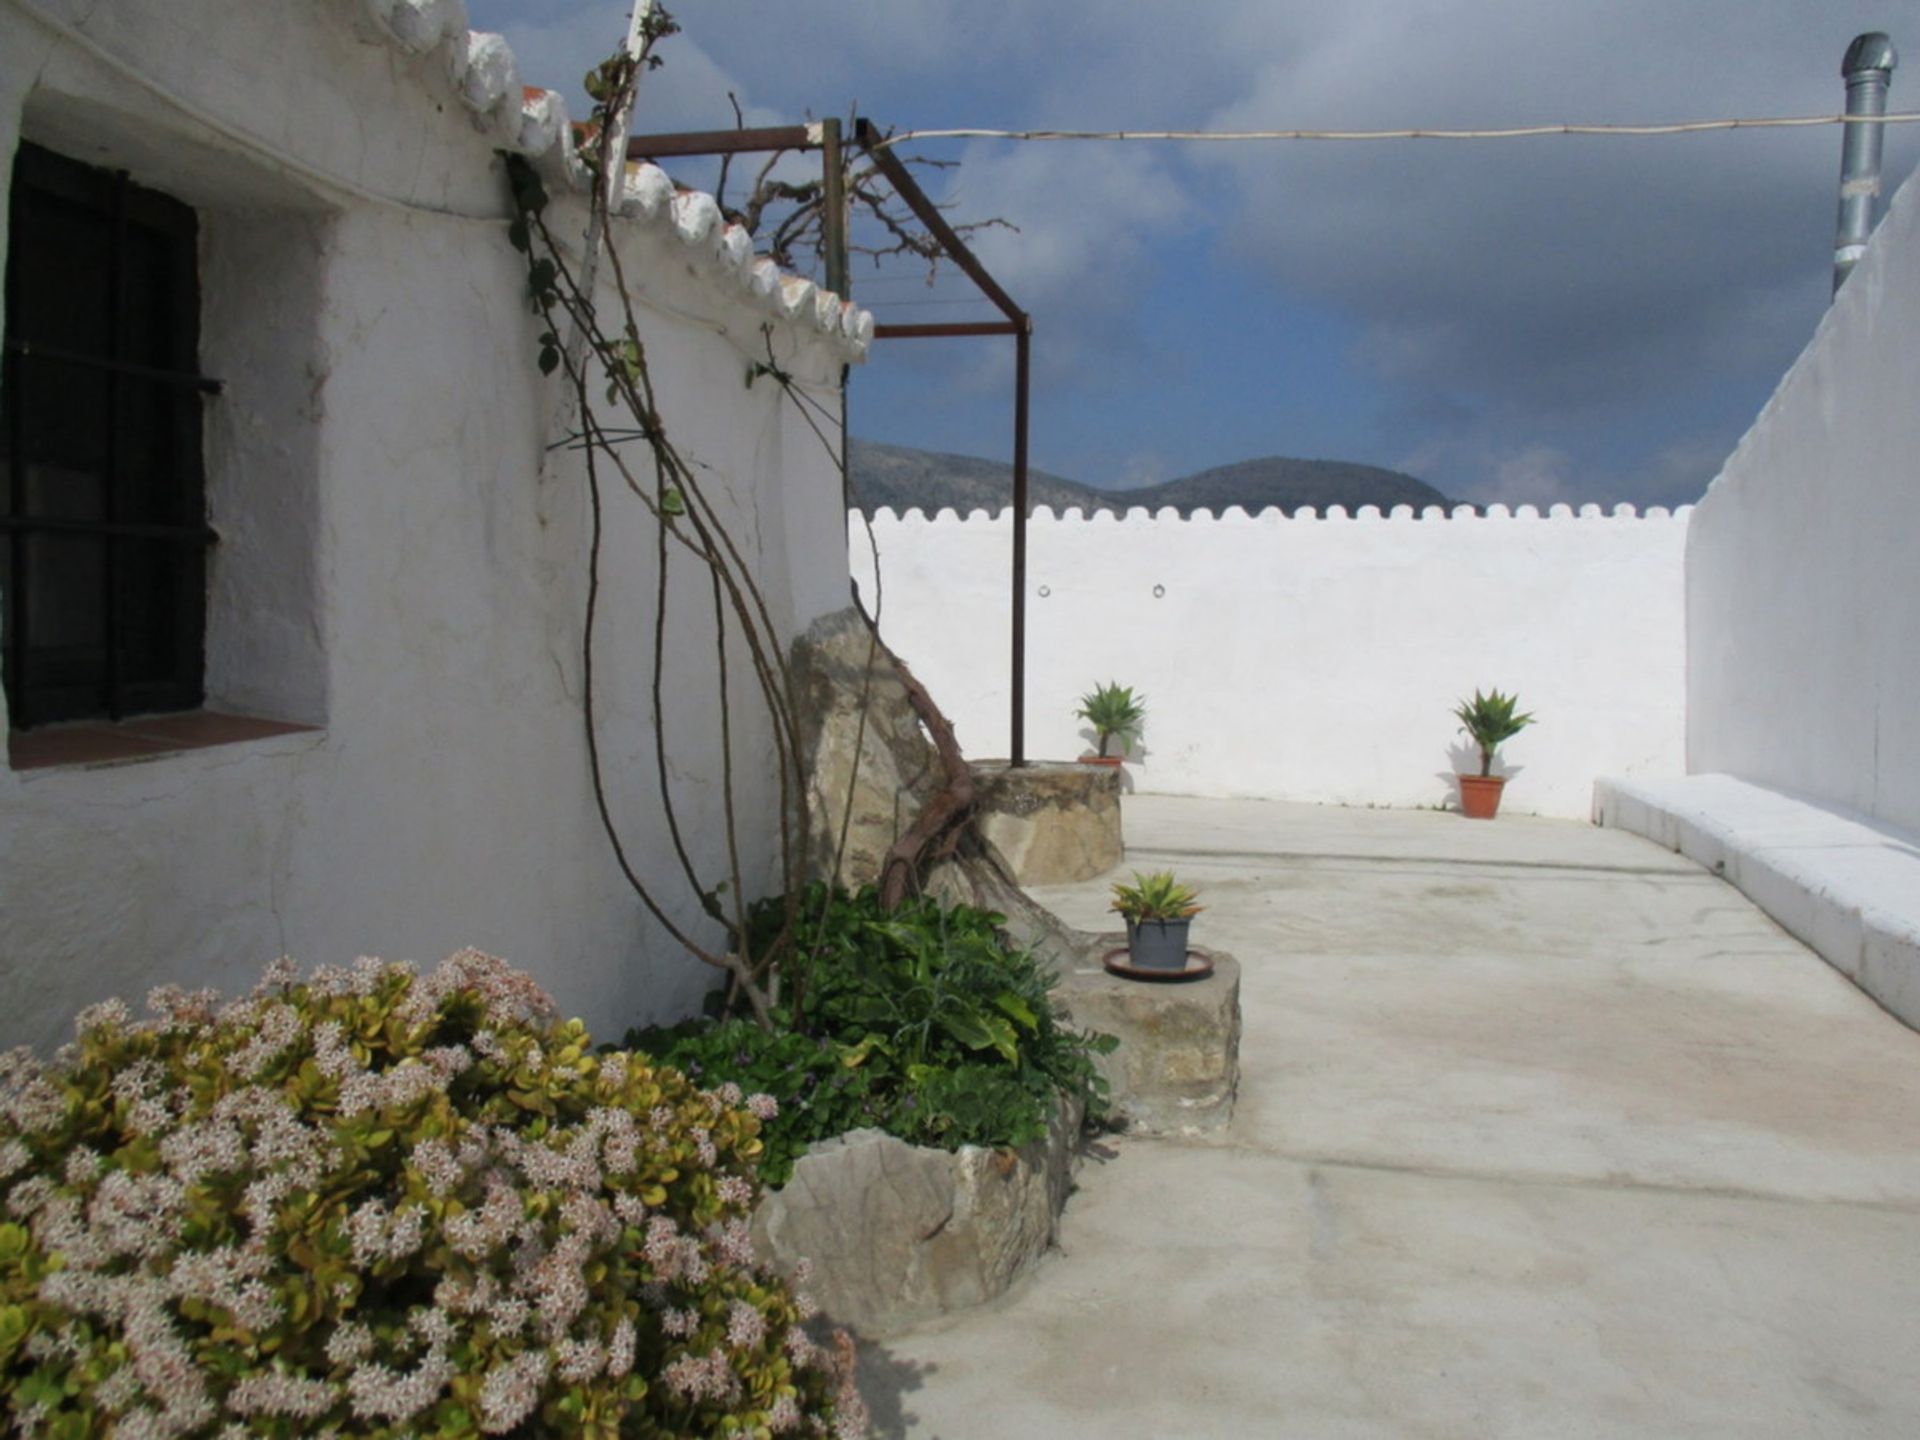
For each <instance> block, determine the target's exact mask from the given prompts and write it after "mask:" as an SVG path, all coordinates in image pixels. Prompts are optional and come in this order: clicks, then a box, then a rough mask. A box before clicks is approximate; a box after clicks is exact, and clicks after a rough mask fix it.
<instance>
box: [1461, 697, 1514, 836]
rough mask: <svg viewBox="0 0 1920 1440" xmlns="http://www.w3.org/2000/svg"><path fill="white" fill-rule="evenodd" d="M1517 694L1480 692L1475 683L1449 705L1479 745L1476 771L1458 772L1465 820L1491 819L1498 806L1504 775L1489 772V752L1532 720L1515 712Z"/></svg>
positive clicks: (1490, 753) (1474, 741) (1491, 768)
mask: <svg viewBox="0 0 1920 1440" xmlns="http://www.w3.org/2000/svg"><path fill="white" fill-rule="evenodd" d="M1519 703H1520V702H1519V697H1518V696H1517V695H1502V694H1501V693H1500V692H1499V691H1498V690H1489V691H1488V692H1487V693H1486V694H1484V695H1482V694H1481V693H1480V690H1479V688H1478V687H1477V686H1476V687H1475V688H1474V692H1473V699H1471V700H1462V701H1461V702H1460V703H1459V704H1458V705H1456V706H1455V707H1454V709H1453V713H1454V716H1455V718H1456V719H1458V720H1459V721H1460V728H1461V729H1463V730H1465V731H1466V732H1467V734H1468V735H1469V736H1470V737H1472V739H1473V743H1474V744H1475V745H1477V746H1479V747H1480V773H1479V774H1478V775H1461V776H1458V777H1456V778H1458V780H1459V781H1460V813H1461V814H1462V815H1464V816H1466V817H1467V818H1468V819H1469V820H1491V819H1493V817H1494V815H1495V813H1496V812H1498V810H1499V809H1500V792H1501V790H1502V789H1503V788H1504V787H1505V786H1506V783H1507V781H1506V777H1505V776H1504V775H1495V774H1494V773H1493V754H1494V751H1496V750H1498V749H1499V748H1500V746H1501V744H1502V743H1503V742H1505V741H1508V740H1511V739H1512V738H1513V737H1514V736H1516V735H1518V734H1519V733H1520V732H1521V731H1522V730H1524V729H1526V728H1527V726H1529V725H1531V724H1532V723H1533V716H1532V715H1531V714H1525V715H1521V714H1516V713H1515V708H1516V707H1517V706H1518V704H1519Z"/></svg>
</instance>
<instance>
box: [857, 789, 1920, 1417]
mask: <svg viewBox="0 0 1920 1440" xmlns="http://www.w3.org/2000/svg"><path fill="white" fill-rule="evenodd" d="M1125 812H1126V813H1125V819H1126V829H1127V841H1128V867H1129V868H1143V869H1144V868H1168V867H1173V868H1176V869H1177V870H1178V871H1179V872H1180V874H1181V875H1182V876H1183V878H1190V879H1192V880H1193V881H1196V882H1197V883H1198V884H1199V885H1200V886H1201V887H1202V888H1203V889H1204V891H1205V892H1206V893H1205V895H1204V896H1203V899H1204V900H1205V902H1206V903H1207V905H1208V909H1207V910H1206V912H1205V913H1204V914H1203V915H1202V916H1201V917H1200V919H1199V922H1198V923H1199V927H1200V928H1199V929H1198V930H1197V932H1196V937H1195V938H1196V943H1202V944H1211V945H1217V946H1219V947H1221V948H1224V949H1227V950H1229V951H1231V952H1233V953H1234V954H1236V955H1237V956H1238V957H1239V958H1240V960H1241V962H1242V964H1243V966H1244V967H1245V973H1244V980H1243V991H1242V1006H1243V1009H1244V1012H1245V1025H1246V1028H1245V1036H1244V1039H1243V1042H1242V1047H1241V1086H1240V1100H1239V1108H1238V1111H1237V1113H1236V1116H1235V1120H1234V1123H1233V1126H1232V1128H1231V1130H1230V1131H1229V1132H1228V1134H1227V1135H1226V1136H1225V1137H1223V1138H1221V1139H1217V1140H1212V1141H1195V1142H1191V1143H1180V1142H1171V1141H1153V1140H1140V1139H1125V1138H1121V1139H1113V1140H1108V1141H1105V1142H1102V1143H1101V1145H1100V1146H1099V1152H1100V1153H1099V1154H1098V1155H1097V1156H1096V1157H1094V1158H1091V1159H1089V1161H1088V1162H1087V1163H1085V1164H1084V1165H1083V1166H1082V1169H1081V1172H1080V1179H1079V1189H1078V1191H1077V1193H1076V1194H1075V1195H1074V1197H1073V1198H1072V1200H1071V1201H1070V1202H1069V1204H1068V1207H1067V1212H1066V1216H1065V1219H1064V1222H1063V1227H1062V1234H1061V1248H1060V1250H1059V1252H1058V1253H1055V1254H1053V1255H1051V1256H1050V1257H1049V1258H1048V1259H1047V1260H1046V1261H1045V1262H1044V1263H1043V1264H1042V1266H1041V1267H1040V1268H1039V1269H1038V1270H1037V1271H1036V1272H1035V1273H1034V1274H1033V1275H1032V1276H1030V1277H1029V1278H1028V1279H1027V1280H1026V1281H1024V1282H1023V1283H1022V1284H1021V1285H1020V1286H1019V1287H1017V1288H1016V1289H1015V1290H1014V1291H1013V1292H1012V1293H1011V1294H1010V1295H1008V1296H1007V1297H1005V1299H1004V1300H1002V1301H1001V1302H1000V1303H998V1304H997V1305H995V1306H992V1307H990V1308H988V1309H986V1310H982V1311H977V1312H974V1313H972V1314H969V1315H966V1316H962V1317H958V1318H956V1319H954V1320H950V1321H948V1322H945V1323H944V1324H941V1325H939V1326H937V1327H933V1328H929V1329H927V1330H924V1331H921V1332H917V1333H915V1334H913V1335H910V1336H907V1337H904V1338H901V1339H897V1340H893V1341H889V1342H887V1343H886V1345H885V1346H870V1347H866V1349H865V1354H866V1359H865V1361H864V1364H863V1376H864V1383H863V1388H864V1389H866V1390H867V1391H869V1392H870V1396H871V1399H872V1400H873V1402H874V1408H875V1411H876V1418H877V1419H878V1420H879V1422H880V1424H881V1428H882V1432H883V1433H886V1434H893V1435H911V1436H929V1437H931V1436H939V1437H944V1440H968V1437H975V1436H983V1437H994V1440H1025V1437H1039V1436H1061V1437H1074V1436H1101V1437H1132V1436H1166V1437H1184V1436H1195V1437H1200V1436H1298V1437H1314V1440H1345V1437H1355V1440H1358V1437H1369V1440H1371V1437H1382V1440H1384V1437H1404V1436H1418V1437H1462V1440H1466V1437H1473V1440H1484V1437H1490V1436H1492V1437H1499V1436H1510V1437H1526V1440H1540V1437H1555V1440H1558V1437H1613V1436H1636V1437H1689V1440H1700V1437H1711V1436H1725V1437H1729V1440H1731V1437H1741V1440H1753V1437H1761V1436H1766V1437H1773V1436H1778V1437H1794V1440H1807V1437H1815V1436H1845V1437H1850V1440H1856V1437H1880V1436H1885V1437H1889V1440H1892V1437H1899V1440H1911V1437H1913V1436H1915V1435H1920V1035H1916V1034H1915V1033H1914V1032H1912V1031H1910V1030H1907V1029H1906V1028H1905V1027H1903V1026H1902V1025H1900V1024H1899V1023H1898V1022H1897V1021H1895V1020H1893V1019H1892V1018H1891V1017H1889V1016H1888V1015H1886V1014H1885V1013H1884V1012H1883V1011H1881V1010H1880V1009H1879V1008H1878V1007H1877V1006H1875V1005H1874V1004H1873V1002H1872V1001H1870V1000H1868V999H1867V998H1866V997H1865V996H1864V995H1862V994H1861V993H1860V992H1858V991H1857V990H1855V989H1854V988H1853V987H1852V986H1851V985H1850V984H1848V982H1847V981H1846V980H1844V979H1843V978H1841V977H1840V976H1839V975H1838V974H1836V973H1835V972H1834V971H1833V970H1831V969H1830V968H1829V967H1828V966H1827V965H1826V964H1825V963H1824V962H1822V961H1821V960H1820V959H1819V958H1818V957H1816V956H1815V955H1813V954H1812V952H1810V951H1808V950H1807V949H1805V948H1804V947H1803V946H1801V945H1800V944H1798V943H1797V942H1796V941H1794V940H1792V939H1791V938H1789V937H1788V936H1787V935H1786V934H1785V933H1784V932H1782V931H1781V930H1780V929H1779V928H1778V927H1776V926H1775V925H1774V924H1773V923H1772V922H1771V921H1770V920H1768V919H1767V918H1766V917H1765V916H1764V915H1762V914H1761V913H1760V912H1759V911H1758V910H1756V909H1755V908H1754V907H1753V906H1752V905H1751V904H1749V903H1748V902H1747V901H1746V900H1745V899H1744V898H1743V897H1742V896H1740V895H1739V894H1738V893H1737V892H1736V891H1734V890H1733V889H1732V888H1731V887H1730V886H1728V885H1725V884H1723V883H1722V882H1720V881H1719V880H1717V879H1715V878H1714V877H1712V876H1711V875H1709V874H1707V873H1705V872H1704V871H1702V870H1700V869H1699V868H1698V867H1697V866H1695V865H1693V864H1692V863H1691V862H1689V861H1686V860H1683V859H1681V858H1679V857H1678V856H1675V855H1672V854H1670V853H1668V852H1666V851H1663V850H1660V849H1658V848H1656V847H1655V846H1653V845H1651V844H1649V843H1648V842H1646V841H1644V840H1641V839H1638V838H1637V837H1634V836H1630V835H1627V834H1625V833H1622V832H1618V831H1608V830H1597V829H1594V828H1592V827H1590V826H1586V825H1580V824H1574V823H1569V822H1564V821H1550V820H1538V819H1530V818H1526V817H1518V816H1514V817H1504V816H1503V817H1502V818H1501V819H1499V820H1498V821H1495V822H1494V823H1492V824H1485V823H1480V822H1472V821H1464V820H1461V819H1459V818H1458V817H1456V816H1454V815H1451V814H1442V813H1437V812H1418V811H1414V812H1408V811H1386V810H1341V809H1333V808H1325V807H1315V806H1298V805H1281V804H1272V803H1265V802H1253V801H1206V800H1185V799H1175V798H1169V797H1159V796H1139V797H1129V798H1128V799H1127V800H1126V802H1125ZM1122 873H1124V872H1122ZM1036 893H1038V894H1039V895H1040V897H1041V898H1042V899H1043V900H1044V901H1045V902H1046V903H1047V904H1049V905H1050V906H1052V907H1053V908H1054V909H1056V910H1057V911H1058V912H1059V913H1060V914H1061V915H1063V916H1064V917H1065V918H1067V919H1068V920H1069V921H1071V922H1073V923H1075V924H1079V925H1082V926H1086V927H1088V928H1099V929H1105V928H1109V926H1110V921H1111V917H1109V916H1107V915H1106V914H1105V903H1106V889H1105V885H1104V883H1089V884H1085V885H1076V886H1062V887H1054V888H1050V889H1047V890H1044V891H1039V892H1036Z"/></svg>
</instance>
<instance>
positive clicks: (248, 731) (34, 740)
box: [7, 710, 318, 770]
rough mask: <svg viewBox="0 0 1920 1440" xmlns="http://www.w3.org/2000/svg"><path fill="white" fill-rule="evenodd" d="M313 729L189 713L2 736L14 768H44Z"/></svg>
mask: <svg viewBox="0 0 1920 1440" xmlns="http://www.w3.org/2000/svg"><path fill="white" fill-rule="evenodd" d="M317 729H318V727H317V726H313V725H295V724H292V723H290V722H288V721H285V720H259V719H255V718H254V717H252V716H250V715H223V714H221V713H219V712H218V711H216V710H194V711H190V712H188V713H186V714H182V715H143V716H138V717H136V718H134V719H131V720H122V721H120V722H118V723H117V724H109V723H107V722H106V721H98V720H89V721H82V722H81V723H79V724H74V725H49V726H47V727H46V728H44V729H38V730H16V731H14V732H13V733H12V734H10V735H9V736H7V760H8V763H9V764H10V765H12V767H13V768H14V769H15V770H44V769H48V768H51V767H53V766H56V765H108V764H114V763H117V762H120V761H126V760H149V759H153V758H155V757H157V756H160V755H172V754H175V753H177V752H179V751H181V750H204V749H207V748H208V747H210V746H214V745H232V744H235V743H236V742H238V741H242V740H264V739H266V738H267V737H269V736H273V735H297V734H302V733H314V732H316V731H317Z"/></svg>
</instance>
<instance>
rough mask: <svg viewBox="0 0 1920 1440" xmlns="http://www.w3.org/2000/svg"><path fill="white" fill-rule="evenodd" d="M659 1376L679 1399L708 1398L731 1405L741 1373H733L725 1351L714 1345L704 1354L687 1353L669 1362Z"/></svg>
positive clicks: (737, 1388)
mask: <svg viewBox="0 0 1920 1440" xmlns="http://www.w3.org/2000/svg"><path fill="white" fill-rule="evenodd" d="M660 1378H661V1379H662V1380H664V1381H666V1382H667V1389H669V1390H671V1391H672V1392H673V1393H674V1395H675V1396H677V1397H678V1398H679V1399H681V1400H686V1401H689V1402H698V1401H701V1400H711V1401H714V1402H716V1403H718V1404H721V1405H730V1404H732V1403H733V1401H734V1400H735V1399H737V1398H738V1397H739V1394H740V1377H739V1376H738V1375H736V1374H734V1373H733V1365H732V1363H731V1362H730V1361H729V1360H728V1359H727V1352H726V1351H724V1350H722V1349H721V1348H720V1347H719V1346H717V1345H716V1346H715V1347H714V1348H713V1349H711V1350H709V1351H708V1352H707V1353H706V1354H705V1355H694V1354H686V1355H682V1356H680V1357H679V1358H677V1359H675V1360H673V1361H672V1362H670V1363H669V1364H668V1366H667V1368H666V1369H665V1370H664V1371H662V1372H661V1375H660Z"/></svg>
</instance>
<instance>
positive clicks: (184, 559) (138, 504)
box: [0, 145, 219, 730]
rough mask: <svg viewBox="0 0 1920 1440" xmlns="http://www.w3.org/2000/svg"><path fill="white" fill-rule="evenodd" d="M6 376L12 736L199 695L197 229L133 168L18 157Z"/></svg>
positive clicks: (3, 526)
mask: <svg viewBox="0 0 1920 1440" xmlns="http://www.w3.org/2000/svg"><path fill="white" fill-rule="evenodd" d="M8 227H9V228H8V244H7V274H6V349H5V368H4V372H0V466H3V467H4V471H3V472H0V639H3V641H4V657H5V668H4V677H3V679H4V684H5V686H6V693H7V704H8V712H9V717H10V719H11V723H12V726H13V728H14V729H16V730H21V729H27V728H30V727H32V726H35V725H43V724H47V723H49V722H52V721H58V720H78V719H89V718H92V719H98V718H107V719H115V720H117V719H119V718H121V717H122V716H127V715H138V714H146V713H153V712H157V711H169V710H190V709H193V708H195V707H197V706H198V705H199V704H200V703H201V700H202V693H203V692H202V685H203V671H204V653H205V633H204V632H205V623H206V591H207V584H206V564H207V546H208V544H209V543H210V541H211V540H212V532H211V530H210V529H209V528H208V525H207V502H206V481H205V475H204V471H203V468H202V461H201V436H200V429H201V406H202V404H203V403H204V399H203V397H204V396H206V395H208V394H212V393H216V392H217V391H218V389H219V385H218V383H217V382H215V381H212V380H209V379H207V378H206V377H204V376H202V375H201V374H199V373H198V372H199V329H200V297H199V285H198V278H197V274H196V242H197V225H196V222H195V218H194V213H193V211H192V210H191V209H189V208H188V207H187V206H185V205H183V204H181V203H180V202H179V201H177V200H174V199H172V198H170V197H168V196H166V195H162V194H159V193H158V192H156V191H153V190H148V189H145V188H143V187H141V186H139V185H135V184H133V183H132V182H131V181H130V180H129V179H128V178H127V177H126V175H125V174H121V173H114V172H111V171H107V170H101V169H97V168H95V167H93V166H90V165H83V164H80V163H78V162H76V161H73V160H69V159H65V158H63V157H61V156H59V155H55V154H53V153H52V152H50V151H47V150H43V149H40V148H38V147H36V146H33V145H22V146H21V147H20V151H19V154H18V155H17V156H16V157H15V161H14V173H13V190H12V195H11V200H10V218H9V221H8Z"/></svg>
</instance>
